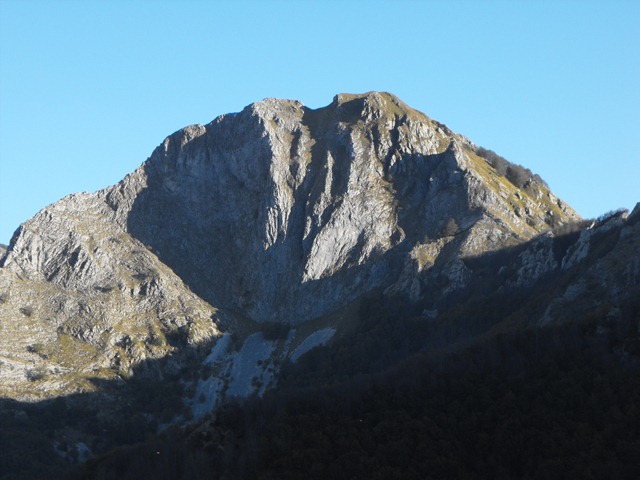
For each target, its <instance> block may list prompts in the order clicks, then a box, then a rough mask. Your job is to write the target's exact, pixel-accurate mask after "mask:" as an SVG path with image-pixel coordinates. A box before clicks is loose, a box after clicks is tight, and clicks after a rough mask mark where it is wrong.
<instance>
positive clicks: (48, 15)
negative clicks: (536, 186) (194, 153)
mask: <svg viewBox="0 0 640 480" xmlns="http://www.w3.org/2000/svg"><path fill="white" fill-rule="evenodd" d="M638 25H640V2H637V1H617V2H616V1H602V2H596V1H567V0H565V1H553V2H552V1H533V0H531V1H493V2H492V1H484V2H480V1H468V2H465V1H447V2H445V1H432V2H428V1H423V2H409V1H388V2H382V1H379V2H375V1H369V2H364V1H340V2H338V1H335V2H331V1H323V2H319V1H318V2H314V1H304V2H303V1H300V2H295V1H292V0H290V1H280V2H276V1H271V2H270V1H262V2H242V1H227V2H204V1H200V2H198V1H181V2H178V1H153V2H152V1H147V2H145V1H135V2H125V1H108V2H107V1H93V2H84V1H64V0H58V1H46V2H37V1H28V0H27V1H14V0H0V243H8V241H9V239H10V237H11V234H12V232H13V231H14V230H15V229H16V228H17V227H18V225H19V224H20V223H21V222H23V221H25V220H27V219H28V218H29V217H31V216H32V215H34V214H35V213H36V212H37V211H38V210H40V209H41V208H43V207H44V206H46V205H47V204H49V203H52V202H54V201H56V200H58V199H60V198H61V197H63V196H65V195H67V194H69V193H73V192H77V191H94V190H97V189H100V188H104V187H106V186H108V185H111V184H113V183H116V182H117V181H119V180H120V179H121V178H122V177H123V176H124V175H125V174H126V173H128V172H131V171H133V170H134V169H135V168H137V167H138V166H139V165H140V164H141V163H142V162H143V161H144V160H145V159H146V158H147V157H148V156H149V155H150V154H151V151H152V150H153V148H154V147H155V146H156V145H158V144H159V143H160V142H161V141H162V140H163V139H164V137H165V136H167V135H169V134H170V133H172V132H174V131H175V130H177V129H179V128H181V127H183V126H186V125H188V124H192V123H208V122H210V121H211V120H213V119H214V118H215V117H216V116H218V115H220V114H222V113H227V112H234V111H239V110H241V109H242V108H243V107H244V106H245V105H247V104H249V103H251V102H254V101H257V100H261V99H263V98H265V97H282V98H295V99H298V100H301V101H302V102H304V103H305V104H306V105H308V106H310V107H314V108H315V107H320V106H324V105H326V104H328V103H329V102H330V101H331V99H332V97H333V96H334V95H335V94H336V93H339V92H364V91H369V90H385V91H390V92H392V93H395V94H396V95H398V96H399V97H400V98H401V99H403V100H404V101H405V102H407V103H408V104H409V105H411V106H413V107H414V108H417V109H418V110H421V111H423V112H425V113H427V114H428V115H429V116H431V117H432V118H435V119H437V120H439V121H441V122H443V123H445V124H447V125H448V126H449V127H450V128H451V129H453V130H454V131H457V132H459V133H462V134H464V135H466V136H467V137H469V138H470V139H471V140H472V141H474V142H475V143H477V144H479V145H482V146H484V147H486V148H490V149H492V150H495V151H496V152H497V153H499V154H500V155H502V156H504V157H506V158H507V159H509V160H511V161H512V162H515V163H519V164H522V165H524V166H526V167H528V168H530V169H531V170H533V171H534V172H536V173H538V174H540V175H541V176H542V177H543V178H544V179H545V180H546V181H547V182H548V183H549V185H550V186H551V188H552V190H553V191H554V192H555V193H556V194H557V195H558V196H560V197H561V198H563V199H564V200H565V201H567V202H568V203H569V204H571V205H572V206H573V207H574V208H576V209H577V210H578V211H579V212H580V213H581V214H582V215H583V216H585V217H593V216H598V215H600V214H602V213H604V212H606V211H608V210H612V209H616V208H619V207H626V208H632V207H633V206H634V205H635V203H636V202H638V201H640V188H639V186H640V180H639V179H640V158H639V155H638V151H639V148H638V142H639V141H640V115H639V111H640V88H639V85H640V55H639V54H638V52H639V51H640V48H639V47H640V33H639V32H640V29H639V28H638Z"/></svg>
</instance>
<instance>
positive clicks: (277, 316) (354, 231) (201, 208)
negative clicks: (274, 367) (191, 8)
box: [0, 92, 579, 371]
mask: <svg viewBox="0 0 640 480" xmlns="http://www.w3.org/2000/svg"><path fill="white" fill-rule="evenodd" d="M494 157H495V158H494ZM496 158H499V157H496V156H495V154H494V153H493V152H490V151H487V150H484V149H482V148H479V147H477V146H475V145H474V144H473V143H471V142H470V141H469V140H468V139H466V138H465V137H463V136H461V135H458V134H455V133H453V132H452V131H451V130H449V129H448V128H447V127H446V126H444V125H442V124H440V123H438V122H436V121H434V120H431V119H430V118H429V117H427V116H426V115H424V114H423V113H421V112H418V111H416V110H414V109H412V108H410V107H408V106H407V105H405V104H404V103H403V102H402V101H400V100H399V99H398V98H397V97H395V96H393V95H391V94H389V93H380V92H369V93H365V94H361V95H354V94H339V95H337V96H336V97H334V99H333V102H332V103H331V104H329V105H328V106H326V107H323V108H319V109H309V108H307V107H305V106H304V105H303V104H302V103H300V102H298V101H292V100H278V99H266V100H263V101H261V102H257V103H254V104H252V105H250V106H248V107H246V108H245V109H244V110H242V111H241V112H239V113H232V114H226V115H222V116H220V117H218V118H216V119H215V120H213V121H212V122H211V123H209V124H207V125H192V126H189V127H186V128H184V129H182V130H179V131H178V132H176V133H174V134H172V135H170V136H169V137H167V138H166V139H165V140H164V141H163V142H162V143H161V144H160V145H159V146H158V147H157V148H156V149H155V150H154V152H153V153H152V155H151V156H150V157H149V159H147V161H146V162H145V163H144V164H143V165H142V166H141V167H140V168H138V169H137V170H136V171H135V172H133V173H131V174H130V175H128V176H127V177H125V178H124V179H123V180H122V181H121V182H120V183H118V184H117V185H114V186H112V187H109V188H107V189H104V190H101V191H98V192H96V193H91V194H87V193H82V194H74V195H70V196H68V197H66V198H64V199H62V200H60V201H59V202H57V203H55V204H53V205H50V206H48V207H46V208H45V209H43V210H42V211H41V212H39V213H38V214H37V215H36V216H35V217H34V218H32V219H31V220H29V221H27V222H25V223H24V224H23V225H22V226H21V228H20V229H19V231H18V233H17V234H16V235H15V236H14V238H13V239H12V241H11V244H10V246H9V249H8V251H7V253H6V254H5V255H4V257H5V258H4V260H3V262H4V263H3V268H2V269H0V273H1V274H2V282H3V283H2V288H3V289H4V290H7V291H8V290H11V291H12V292H13V291H15V292H22V293H20V294H18V293H16V294H15V295H14V294H13V293H12V295H11V296H12V298H14V300H15V302H14V304H12V305H13V307H12V308H13V310H15V312H18V311H19V309H20V308H25V305H22V304H23V303H25V304H28V303H29V295H31V294H27V293H25V292H35V291H39V292H47V293H46V295H45V297H46V299H45V300H44V301H42V302H41V304H40V306H39V307H37V308H39V309H40V310H39V313H38V316H37V317H38V318H42V319H44V320H42V321H44V322H45V324H46V325H41V328H42V331H50V332H52V333H51V334H52V335H54V336H55V335H69V336H70V338H73V339H75V340H73V341H76V340H79V341H81V342H85V343H87V342H88V344H90V345H91V346H92V347H91V348H95V349H98V350H99V351H102V352H103V353H102V354H100V355H98V357H97V360H95V361H93V363H91V365H93V367H92V368H103V367H107V366H111V367H113V366H114V365H121V366H122V368H123V369H124V370H125V371H126V370H127V369H128V368H129V367H128V365H129V364H130V363H131V362H134V360H132V359H135V358H137V359H138V360H139V359H140V358H146V357H154V356H158V355H165V354H166V353H167V352H168V351H172V349H176V348H179V347H178V345H179V344H180V342H183V343H184V342H190V343H191V344H194V345H195V344H197V343H198V342H206V341H207V339H212V338H214V337H215V335H217V333H216V332H219V326H220V322H223V323H224V322H230V321H244V320H249V321H254V322H259V323H260V322H277V323H283V324H288V325H298V324H301V323H304V322H307V321H309V320H312V319H316V318H320V317H323V316H326V315H328V314H331V313H332V312H335V311H337V310H339V309H340V308H343V307H344V306H345V305H348V304H349V303H350V302H353V301H355V300H357V299H359V298H361V297H362V296H363V295H365V294H367V293H368V292H371V291H373V290H376V289H386V290H387V291H389V292H392V291H393V292H396V293H398V294H401V295H407V296H408V297H410V298H412V299H416V298H421V296H422V295H423V293H424V292H423V289H424V285H425V284H426V283H427V281H426V277H425V276H429V275H432V276H433V275H444V276H445V277H446V278H447V279H448V282H449V286H448V289H449V290H455V289H456V288H459V287H460V286H461V285H463V284H464V279H465V278H466V277H465V275H466V273H465V272H466V270H465V267H464V265H463V263H462V261H461V260H462V259H464V258H465V257H470V256H477V255H479V254H482V253H484V252H488V251H493V250H497V249H501V248H504V247H506V246H511V245H516V244H518V243H521V242H524V241H526V240H529V239H531V238H533V237H535V236H537V235H540V234H541V233H543V232H545V231H548V230H549V229H550V228H552V227H554V226H558V225H561V224H563V223H566V222H571V221H574V220H577V219H579V217H578V215H577V214H576V213H575V212H574V211H573V210H572V209H571V208H570V207H568V206H567V205H565V204H564V203H562V202H561V201H560V200H558V199H557V198H556V197H555V196H553V194H552V193H551V192H550V191H549V189H548V188H547V187H546V185H545V184H544V182H542V181H541V180H539V179H538V178H537V177H535V176H531V173H530V172H528V174H527V173H526V171H525V170H524V169H522V167H518V168H520V169H521V170H522V171H521V170H517V169H516V166H514V165H512V164H508V162H506V161H504V159H502V160H500V161H498V160H496ZM500 162H506V163H500ZM505 165H506V166H505ZM509 169H511V170H509ZM514 169H515V170H514ZM509 172H511V174H510V173H509ZM514 172H515V173H514ZM510 175H511V176H510ZM523 175H524V176H523ZM64 292H66V293H64ZM0 293H2V292H0ZM61 295H64V296H66V298H67V299H66V300H65V301H62V300H60V298H62V297H60V296H61ZM214 307H215V308H214ZM13 310H12V311H13ZM133 312H136V313H135V314H134V313H133ZM219 312H224V313H219ZM35 317H36V316H31V317H29V318H30V319H35ZM131 318H135V319H136V320H135V321H133V323H131V322H132V321H131ZM225 319H226V320H225ZM233 319H235V320H233ZM47 322H49V324H47ZM134 324H135V326H133V325H134ZM47 325H49V326H47ZM52 325H55V328H53V330H52V329H51V326H52ZM55 332H57V333H55ZM163 339H164V340H163ZM169 339H182V340H180V341H179V342H178V343H175V342H174V344H172V343H171V341H169ZM49 340H51V339H49ZM124 358H127V359H129V360H127V361H124V360H123V359H124ZM127 362H129V363H127ZM134 363H135V362H134ZM111 367H109V368H111ZM118 368H120V367H118Z"/></svg>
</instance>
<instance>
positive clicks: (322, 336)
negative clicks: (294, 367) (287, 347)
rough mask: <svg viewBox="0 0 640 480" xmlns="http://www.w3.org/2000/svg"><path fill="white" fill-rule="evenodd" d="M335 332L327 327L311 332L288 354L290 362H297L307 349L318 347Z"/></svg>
mask: <svg viewBox="0 0 640 480" xmlns="http://www.w3.org/2000/svg"><path fill="white" fill-rule="evenodd" d="M335 333H336V329H335V328H331V327H327V328H323V329H322V330H318V331H317V332H313V333H312V334H311V335H309V336H308V337H307V338H305V339H304V340H303V341H302V342H301V343H300V345H298V346H297V347H296V348H295V350H294V351H293V352H291V354H290V355H289V358H290V359H291V361H292V362H294V363H295V362H297V361H298V359H299V358H300V357H301V356H302V355H304V354H305V353H307V352H308V351H309V350H311V349H312V348H315V347H319V346H320V345H324V344H325V343H327V342H328V341H329V340H331V338H332V337H333V335H334V334H335Z"/></svg>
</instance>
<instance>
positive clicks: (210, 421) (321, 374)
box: [0, 218, 640, 479]
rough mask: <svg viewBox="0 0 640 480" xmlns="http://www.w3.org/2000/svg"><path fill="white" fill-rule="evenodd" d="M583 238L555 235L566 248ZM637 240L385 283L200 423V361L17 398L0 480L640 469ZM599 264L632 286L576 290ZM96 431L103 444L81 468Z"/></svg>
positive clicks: (5, 407) (614, 239) (6, 404)
mask: <svg viewBox="0 0 640 480" xmlns="http://www.w3.org/2000/svg"><path fill="white" fill-rule="evenodd" d="M636 220H637V218H636ZM578 235H579V233H578ZM578 235H576V233H575V232H570V233H568V234H567V235H565V236H560V237H558V238H556V239H554V240H550V242H551V243H550V244H549V245H548V248H550V249H551V250H550V251H551V252H552V253H553V255H554V256H555V258H556V260H558V259H562V258H564V257H565V256H566V253H567V252H568V251H569V250H570V248H571V247H572V246H573V245H574V244H575V243H576V242H577V240H578ZM623 241H625V240H624V238H622V236H621V229H620V228H613V229H611V230H609V231H606V232H604V233H602V234H600V235H594V236H593V238H592V239H591V242H590V251H589V256H588V257H587V258H586V259H585V260H583V261H582V262H580V263H577V264H576V265H575V266H573V267H572V268H570V269H567V270H561V269H560V268H559V267H557V268H555V269H553V270H550V271H548V272H547V273H546V274H543V275H540V276H539V277H538V279H537V281H535V282H533V283H531V284H529V285H524V286H523V285H519V284H517V283H515V282H510V280H513V279H514V278H515V277H516V273H517V267H518V266H519V264H518V262H519V260H518V259H519V256H520V254H521V253H522V252H524V251H525V250H526V249H527V248H529V247H530V245H531V244H529V245H520V246H518V247H513V248H510V249H505V250H503V251H499V252H494V253H490V254H487V255H483V256H480V257H477V258H468V259H464V263H465V265H466V268H468V269H469V270H470V271H471V272H472V276H471V277H470V279H469V281H468V282H467V286H466V288H465V289H460V290H456V291H453V292H451V293H450V294H449V295H446V296H442V297H441V296H437V297H436V296H434V297H432V298H429V296H428V295H427V296H426V298H425V299H424V300H423V301H421V302H418V303H411V302H408V301H407V300H406V299H404V298H399V297H389V296H384V295H382V294H381V293H376V292H371V293H370V294H369V295H368V296H367V297H366V298H365V301H363V302H362V307H361V308H360V311H359V313H358V318H357V319H356V321H355V323H354V326H353V327H352V329H351V331H349V332H348V335H342V336H339V337H338V338H336V339H335V340H334V341H333V342H331V343H330V344H328V345H325V346H323V347H318V348H316V349H314V350H312V351H310V352H308V353H307V354H306V355H303V356H302V357H301V358H300V360H299V361H298V362H297V363H295V364H292V363H285V365H284V366H283V368H282V371H281V376H280V382H279V388H278V389H277V390H275V391H272V392H268V393H267V394H266V395H265V397H264V398H263V399H257V398H250V399H248V400H246V401H243V402H231V403H229V404H228V405H226V406H224V407H223V408H221V409H220V410H219V411H218V412H217V413H216V414H215V415H212V416H210V417H207V418H205V419H204V420H203V421H199V422H195V423H192V424H190V425H188V426H183V427H180V426H174V427H171V426H169V427H167V425H168V424H169V423H170V422H172V421H173V422H175V423H176V424H178V425H185V424H186V423H185V422H186V421H187V420H189V418H190V415H189V411H188V409H187V408H185V406H184V404H183V398H184V397H185V396H187V395H188V393H187V392H185V391H184V388H183V385H184V383H183V382H182V380H190V379H193V377H194V375H195V373H194V372H195V371H196V370H197V368H196V367H197V365H196V364H195V363H194V364H193V365H191V366H189V367H186V368H184V369H183V370H182V371H181V372H177V373H175V374H174V375H167V374H165V375H164V377H163V378H157V379H153V380H143V379H141V377H140V376H137V375H135V373H136V372H140V371H166V369H164V368H163V364H164V363H163V362H166V359H164V360H152V361H147V362H145V363H143V364H141V365H139V366H138V367H136V369H135V370H134V375H133V377H132V378H130V379H127V380H123V379H119V380H114V381H104V380H95V382H94V384H95V386H96V387H97V391H96V392H92V393H79V394H75V395H71V396H67V397H61V398H57V399H54V400H51V401H47V402H39V403H32V404H30V403H21V402H15V401H10V400H2V401H1V402H0V408H1V409H2V410H1V412H0V421H1V422H2V423H1V427H2V428H0V478H3V479H21V478H30V479H37V478H45V477H46V478H64V477H68V478H75V479H85V478H87V479H88V478H92V479H107V478H118V479H134V478H157V479H182V478H184V479H187V478H189V479H191V478H193V479H197V478H258V479H271V478H274V479H275V478H278V479H288V478H291V479H293V478H300V476H301V475H304V476H305V477H308V478H313V479H315V478H318V479H321V478H381V479H382V478H403V479H405V478H416V479H417V478H531V479H538V478H540V479H542V478H623V479H624V478H629V479H631V478H636V477H635V476H634V474H637V471H638V468H639V467H640V465H639V463H638V460H637V452H638V451H640V408H639V407H638V405H640V376H639V375H638V374H639V373H640V372H639V362H640V332H639V330H638V325H639V324H640V280H639V279H638V278H635V279H631V280H629V279H627V277H625V275H627V273H626V272H627V270H625V268H623V266H624V263H625V262H627V261H634V258H635V257H634V256H633V255H636V257H637V254H638V252H637V251H631V252H628V251H625V250H623V249H622V248H623V247H621V246H620V245H622V242H623ZM623 246H624V245H623ZM614 251H615V254H614V255H612V252H614ZM614 256H617V257H618V259H619V261H618V263H617V264H620V265H622V266H618V267H616V266H615V264H616V262H615V261H614V260H615V259H613V258H611V257H614ZM609 261H610V262H612V263H611V266H610V265H609V264H607V262H609ZM596 263H598V264H602V265H604V267H603V268H607V269H609V270H611V269H613V271H609V272H608V273H607V274H608V275H610V276H611V277H612V278H614V277H615V278H617V277H620V278H619V282H620V284H621V285H623V286H624V288H622V289H616V290H615V292H614V294H612V290H611V289H612V288H613V287H612V286H611V285H610V284H606V285H605V284H602V283H601V284H597V283H589V282H588V281H586V280H585V282H586V283H585V285H584V290H583V291H581V293H580V294H579V295H577V296H576V297H574V298H573V299H566V298H565V297H563V295H562V292H564V291H565V290H566V288H567V287H568V286H569V285H572V284H576V283H577V281H578V280H579V279H587V280H588V279H589V278H590V277H589V275H591V274H590V273H589V268H591V267H592V266H593V265H595V264H596ZM438 268H439V266H438V265H436V266H434V268H433V273H432V277H430V281H432V282H434V283H433V285H435V286H434V287H433V288H434V290H435V291H441V290H442V287H443V286H445V283H446V278H445V277H444V276H443V275H442V274H441V273H439V272H438ZM616 268H619V270H615V269H616ZM563 298H564V300H559V299H563ZM552 304H553V305H555V307H554V309H553V319H552V321H550V322H549V323H548V324H546V325H544V326H541V325H539V323H537V322H538V320H539V319H540V318H541V317H543V316H544V312H545V311H547V310H548V309H549V308H550V305H552ZM433 311H437V314H436V315H434V314H433V313H432V312H433ZM206 348H207V346H199V350H200V351H202V350H206ZM199 355H201V353H200V354H196V352H194V357H198V356H199ZM189 356H191V355H189ZM163 427H164V428H163ZM159 432H160V433H159ZM83 444H84V445H86V447H89V448H90V450H91V451H92V452H93V453H94V454H95V455H96V456H95V457H94V458H93V459H91V460H89V461H88V462H86V463H83V464H81V465H79V466H77V467H73V468H72V467H71V465H72V464H73V463H74V462H78V461H81V460H84V459H85V456H84V455H85V454H86V453H85V447H84V446H83Z"/></svg>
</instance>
